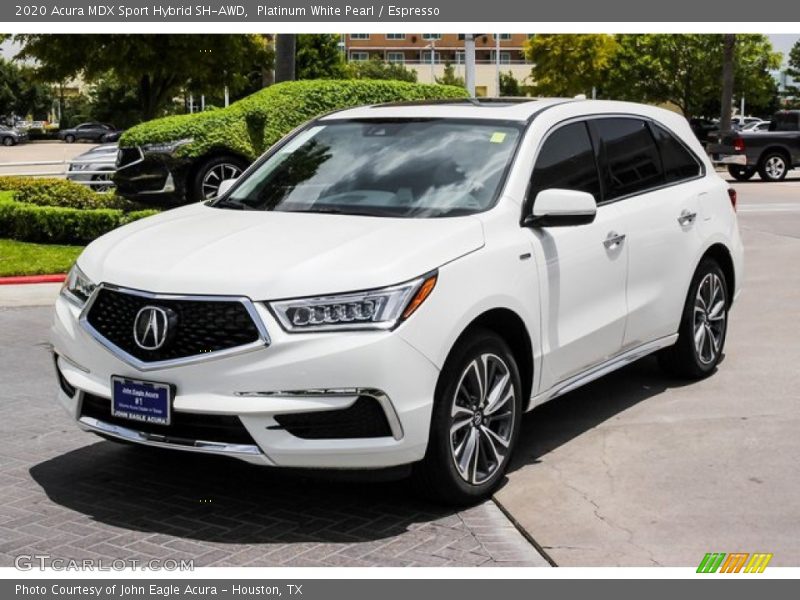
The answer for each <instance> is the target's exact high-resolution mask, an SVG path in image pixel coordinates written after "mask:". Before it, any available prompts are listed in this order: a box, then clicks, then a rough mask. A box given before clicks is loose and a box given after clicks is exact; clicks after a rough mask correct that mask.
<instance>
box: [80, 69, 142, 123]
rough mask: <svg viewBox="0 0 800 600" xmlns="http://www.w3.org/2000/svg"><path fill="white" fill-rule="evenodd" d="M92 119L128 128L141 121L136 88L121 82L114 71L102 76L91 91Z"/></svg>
mask: <svg viewBox="0 0 800 600" xmlns="http://www.w3.org/2000/svg"><path fill="white" fill-rule="evenodd" d="M89 112H90V114H91V117H90V118H91V120H93V121H101V122H103V123H113V124H114V125H115V126H116V127H120V128H122V129H127V128H128V127H131V126H132V125H135V124H136V123H138V121H139V98H138V97H137V96H136V90H132V89H131V88H130V87H129V86H127V85H125V84H123V83H120V81H119V80H118V79H117V77H116V76H115V75H114V74H113V73H109V74H108V75H106V76H105V77H102V78H100V79H99V80H98V82H97V83H96V84H95V85H93V86H92V88H91V91H90V93H89Z"/></svg>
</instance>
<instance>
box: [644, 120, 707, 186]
mask: <svg viewBox="0 0 800 600" xmlns="http://www.w3.org/2000/svg"><path fill="white" fill-rule="evenodd" d="M650 127H651V128H652V131H653V137H655V139H656V144H657V145H658V149H659V151H660V152H661V163H662V164H663V165H664V176H665V178H666V182H667V183H672V182H674V181H681V180H683V179H691V178H692V177H697V176H698V175H700V163H699V162H698V161H697V159H696V158H695V156H694V154H692V153H691V152H690V151H689V150H688V149H687V148H686V146H684V145H683V144H682V143H681V142H679V141H678V140H677V139H676V138H675V136H674V135H672V134H671V133H670V132H669V131H667V130H666V129H664V128H663V127H661V126H659V125H656V124H655V123H651V124H650Z"/></svg>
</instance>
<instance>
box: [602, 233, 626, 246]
mask: <svg viewBox="0 0 800 600" xmlns="http://www.w3.org/2000/svg"><path fill="white" fill-rule="evenodd" d="M624 241H625V234H624V233H617V232H616V231H609V232H608V235H607V236H606V239H605V240H603V246H605V247H606V248H607V249H609V250H611V249H613V248H618V247H619V246H622V242H624Z"/></svg>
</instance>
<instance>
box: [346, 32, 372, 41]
mask: <svg viewBox="0 0 800 600" xmlns="http://www.w3.org/2000/svg"><path fill="white" fill-rule="evenodd" d="M350 39H351V40H368V39H369V34H368V33H351V34H350Z"/></svg>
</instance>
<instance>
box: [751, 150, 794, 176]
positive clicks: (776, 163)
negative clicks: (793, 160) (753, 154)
mask: <svg viewBox="0 0 800 600" xmlns="http://www.w3.org/2000/svg"><path fill="white" fill-rule="evenodd" d="M788 172H789V161H788V160H787V159H786V155H785V154H783V153H782V152H769V153H767V154H765V155H764V156H762V157H761V160H760V161H759V163H758V174H759V175H760V176H761V179H763V180H764V181H783V180H784V179H786V174H787V173H788Z"/></svg>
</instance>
